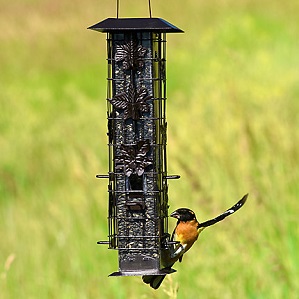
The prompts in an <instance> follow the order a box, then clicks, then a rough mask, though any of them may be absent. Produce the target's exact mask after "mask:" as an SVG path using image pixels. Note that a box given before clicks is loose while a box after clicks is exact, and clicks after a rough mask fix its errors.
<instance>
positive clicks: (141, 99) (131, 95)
mask: <svg viewBox="0 0 299 299" xmlns="http://www.w3.org/2000/svg"><path fill="white" fill-rule="evenodd" d="M151 98H152V97H151V96H149V95H147V89H146V88H139V89H137V90H136V89H135V88H134V86H133V84H132V83H131V84H130V85H129V90H128V92H122V93H120V94H118V95H116V96H115V97H114V98H112V99H109V101H110V103H111V104H112V105H113V106H114V107H115V108H117V109H123V110H124V118H125V119H128V118H132V119H134V120H138V119H140V117H141V113H142V112H147V111H148V110H149V107H148V104H147V103H146V102H147V101H148V100H150V99H151Z"/></svg>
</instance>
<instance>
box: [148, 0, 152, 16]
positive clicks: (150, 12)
mask: <svg viewBox="0 0 299 299" xmlns="http://www.w3.org/2000/svg"><path fill="white" fill-rule="evenodd" d="M148 10H149V15H150V18H151V17H152V7H151V0H148Z"/></svg>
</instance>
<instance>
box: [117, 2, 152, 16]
mask: <svg viewBox="0 0 299 299" xmlns="http://www.w3.org/2000/svg"><path fill="white" fill-rule="evenodd" d="M148 11H149V15H150V18H151V17H152V6H151V0H148ZM118 16H119V0H116V18H117V19H118Z"/></svg>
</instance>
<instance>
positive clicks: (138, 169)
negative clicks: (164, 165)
mask: <svg viewBox="0 0 299 299" xmlns="http://www.w3.org/2000/svg"><path fill="white" fill-rule="evenodd" d="M149 150H150V144H149V141H148V140H141V141H139V142H138V143H137V144H136V145H124V144H122V145H121V146H120V155H118V156H117V157H115V163H116V167H115V168H116V169H123V170H124V172H125V174H126V176H128V177H129V176H131V174H137V175H138V176H141V175H142V174H143V173H144V170H145V168H146V167H147V166H149V165H151V164H152V161H151V159H150V158H149V157H148V156H147V153H148V152H149Z"/></svg>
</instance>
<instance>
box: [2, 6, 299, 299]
mask: <svg viewBox="0 0 299 299" xmlns="http://www.w3.org/2000/svg"><path fill="white" fill-rule="evenodd" d="M0 1H1V2H0V7H1V9H0V25H1V31H0V63H1V71H0V105H1V108H0V111H1V117H0V240H1V250H0V297H1V298H3V299H11V298H18V299H22V298H26V299H28V298H39V299H42V298H207V299H213V298H223V299H225V298H254V299H256V298H267V299H268V298H271V299H275V298H277V299H281V298H288V299H289V298H291V299H292V298H298V294H299V282H298V281H299V280H298V277H299V255H298V250H299V231H298V230H299V226H298V210H299V203H298V195H299V183H298V182H299V167H298V165H299V148H298V144H299V117H298V115H299V99H298V98H299V87H298V86H299V67H298V66H299V55H298V53H299V29H298V9H299V2H298V1H297V0H289V1H278V0H271V1H270V0H263V1H257V0H241V1H240V0H239V1H236V0H218V1H216V0H211V1H203V0H185V1H184V2H182V1H170V0H163V1H158V0H152V8H153V16H158V17H162V18H164V19H166V20H168V21H170V22H171V23H173V24H175V25H177V26H178V27H180V28H182V29H183V30H185V34H170V35H168V57H167V59H168V61H167V63H168V64H167V71H168V74H167V75H168V107H167V110H168V111H167V112H168V165H169V173H170V174H177V173H178V174H181V176H182V178H181V179H180V180H179V181H175V182H171V184H170V188H169V192H170V194H169V196H170V205H171V207H170V209H171V210H174V209H176V208H178V207H190V208H192V209H193V210H194V211H196V213H197V215H198V218H199V219H200V220H205V219H208V218H210V217H213V216H215V215H217V214H218V213H219V212H222V211H223V210H225V209H226V208H228V207H229V206H231V205H232V204H233V203H235V202H236V201H237V200H238V199H239V198H241V196H243V195H244V194H245V193H247V192H249V193H250V197H249V200H248V202H247V203H246V205H245V207H244V208H243V209H242V210H241V211H239V212H238V213H237V214H236V215H234V216H233V217H231V218H229V220H226V221H224V222H223V223H221V224H219V225H217V226H215V227H212V228H210V229H208V230H207V231H205V232H204V233H203V234H202V236H201V238H200V239H199V241H198V242H197V243H196V244H195V245H194V248H193V249H192V250H191V251H190V252H189V253H188V254H187V255H186V257H185V258H184V262H183V263H182V264H178V265H177V266H176V267H175V268H176V269H177V270H178V272H177V273H176V274H173V275H171V276H169V277H167V279H166V281H165V283H164V285H163V286H162V287H161V289H159V290H158V291H153V290H151V289H150V288H149V287H148V286H146V285H144V284H143V283H142V282H141V279H140V277H125V278H107V275H108V274H109V273H111V272H113V271H115V270H117V255H116V252H114V251H109V250H107V249H106V248H105V246H102V247H99V246H97V245H96V241H97V240H100V239H105V236H106V235H107V227H106V217H107V189H106V185H107V184H106V183H105V181H97V180H96V179H95V178H94V176H95V174H97V173H106V172H107V165H108V164H107V156H108V155H107V146H106V144H107V136H106V100H105V98H106V60H105V59H106V56H105V55H106V54H105V53H106V48H105V47H106V43H105V35H103V34H100V33H95V32H91V31H87V30H86V28H87V27H88V26H89V25H92V24H95V23H96V22H98V21H100V20H102V19H105V18H107V17H114V16H115V2H114V1H108V0H105V1H104V0H103V1H90V2H85V3H83V2H82V1H78V0H74V1H72V2H71V3H70V2H69V1H65V0H60V1H57V0H51V1H49V0H43V1H42V0H25V1H24V0H23V1H21V0H16V1H13V2H5V3H4V0H0ZM120 3H121V7H120V9H121V10H120V12H121V13H120V16H122V17H137V16H142V17H144V16H148V12H147V1H136V0H135V1H133V0H126V1H120ZM174 224H175V223H173V222H172V220H170V226H171V227H172V226H173V225H174Z"/></svg>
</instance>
